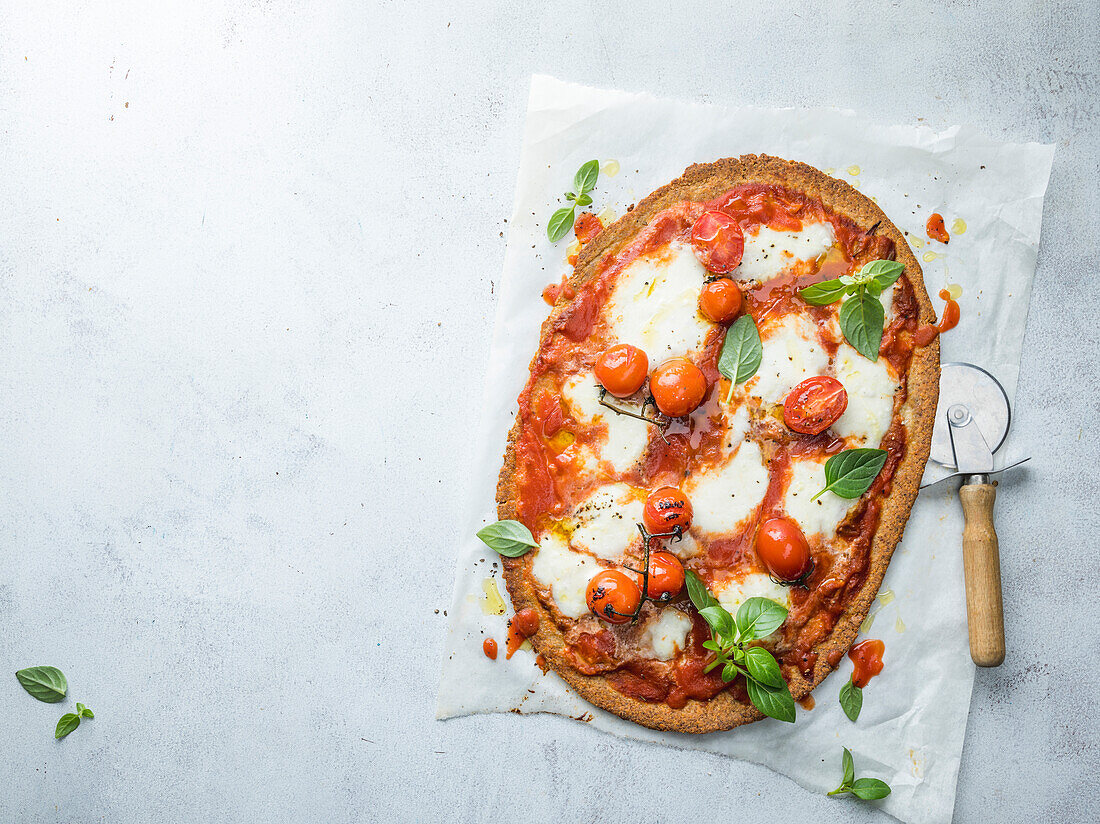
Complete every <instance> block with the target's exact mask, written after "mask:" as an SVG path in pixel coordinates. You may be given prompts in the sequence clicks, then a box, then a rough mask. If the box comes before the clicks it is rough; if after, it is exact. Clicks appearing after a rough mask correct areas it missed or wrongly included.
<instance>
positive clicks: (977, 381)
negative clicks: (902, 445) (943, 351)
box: [922, 363, 1028, 667]
mask: <svg viewBox="0 0 1100 824" xmlns="http://www.w3.org/2000/svg"><path fill="white" fill-rule="evenodd" d="M1011 420H1012V412H1011V409H1010V407H1009V404H1008V395H1007V394H1005V390H1004V388H1003V387H1002V386H1001V384H1000V383H998V382H997V379H996V378H995V377H993V376H992V375H991V374H989V373H988V372H986V371H985V370H984V369H982V368H981V367H980V366H975V365H974V364H972V363H945V364H944V365H943V366H942V367H941V370H940V402H939V408H938V409H937V411H936V423H935V426H934V428H933V430H932V460H933V461H935V462H936V463H938V464H942V465H943V466H946V467H949V468H951V469H955V470H956V471H955V472H954V473H952V474H950V475H948V476H946V477H944V478H940V479H939V480H937V481H935V482H934V484H935V483H940V482H942V481H946V480H948V479H950V478H961V479H962V485H961V486H960V487H959V500H960V501H962V508H963V517H964V519H965V526H964V528H963V573H964V575H965V576H966V619H967V626H968V627H969V632H970V657H971V658H973V659H974V663H975V664H977V665H978V666H979V667H996V666H1000V664H1001V662H1002V661H1004V659H1005V628H1004V607H1003V603H1002V600H1001V560H1000V551H999V547H998V545H997V531H996V530H995V529H994V528H993V503H994V501H995V500H996V498H997V485H996V483H995V480H994V479H995V478H996V477H997V476H998V475H1000V474H1001V473H1002V472H1004V471H1005V470H1006V469H1011V468H1012V467H1014V466H1019V465H1020V464H1022V463H1023V462H1024V461H1026V460H1028V459H1027V458H1024V460H1022V461H1016V462H1015V463H1013V464H1011V465H1009V466H1006V467H1003V468H1001V469H996V470H995V469H994V468H993V453H994V452H996V451H997V450H998V449H1000V447H1001V444H1003V443H1004V441H1005V437H1006V436H1007V435H1008V427H1009V423H1010V422H1011ZM932 485H933V484H927V486H932ZM922 488H923V487H922Z"/></svg>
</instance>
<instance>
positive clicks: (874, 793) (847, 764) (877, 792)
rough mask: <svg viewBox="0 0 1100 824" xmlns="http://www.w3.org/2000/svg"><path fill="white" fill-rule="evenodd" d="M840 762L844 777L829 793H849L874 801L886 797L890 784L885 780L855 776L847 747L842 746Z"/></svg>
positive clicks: (854, 766)
mask: <svg viewBox="0 0 1100 824" xmlns="http://www.w3.org/2000/svg"><path fill="white" fill-rule="evenodd" d="M840 764H841V768H842V769H843V771H844V777H843V778H842V779H841V781H840V786H839V787H837V788H836V789H835V790H833V791H832V792H830V793H829V795H843V794H844V793H851V794H852V795H854V796H855V797H856V798H862V799H863V800H864V801H874V800H875V799H878V798H886V796H888V795H889V794H890V785H889V784H887V783H886V782H885V781H880V780H879V779H877V778H856V765H855V761H853V760H852V753H851V752H849V751H848V748H847V747H844V755H843V756H842V757H841V762H840Z"/></svg>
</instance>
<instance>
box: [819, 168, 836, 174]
mask: <svg viewBox="0 0 1100 824" xmlns="http://www.w3.org/2000/svg"><path fill="white" fill-rule="evenodd" d="M822 171H823V172H825V174H827V175H834V174H836V169H822Z"/></svg>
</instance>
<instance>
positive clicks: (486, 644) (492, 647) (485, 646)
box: [481, 638, 497, 661]
mask: <svg viewBox="0 0 1100 824" xmlns="http://www.w3.org/2000/svg"><path fill="white" fill-rule="evenodd" d="M481 651H482V652H484V653H485V657H486V658H491V659H492V660H494V661H495V660H497V642H496V639H494V638H486V639H485V640H484V641H482V642H481Z"/></svg>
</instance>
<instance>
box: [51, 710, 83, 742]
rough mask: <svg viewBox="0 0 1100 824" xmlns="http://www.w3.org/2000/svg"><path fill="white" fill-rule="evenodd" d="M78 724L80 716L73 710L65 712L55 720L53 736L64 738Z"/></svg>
mask: <svg viewBox="0 0 1100 824" xmlns="http://www.w3.org/2000/svg"><path fill="white" fill-rule="evenodd" d="M79 726H80V716H79V715H77V714H76V713H73V712H67V713H65V714H64V715H63V716H61V718H60V719H59V720H58V722H57V727H56V728H55V729H54V731H53V737H54V738H64V737H65V736H66V735H68V734H69V733H71V732H72V731H73V730H75V729H76V728H77V727H79Z"/></svg>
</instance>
